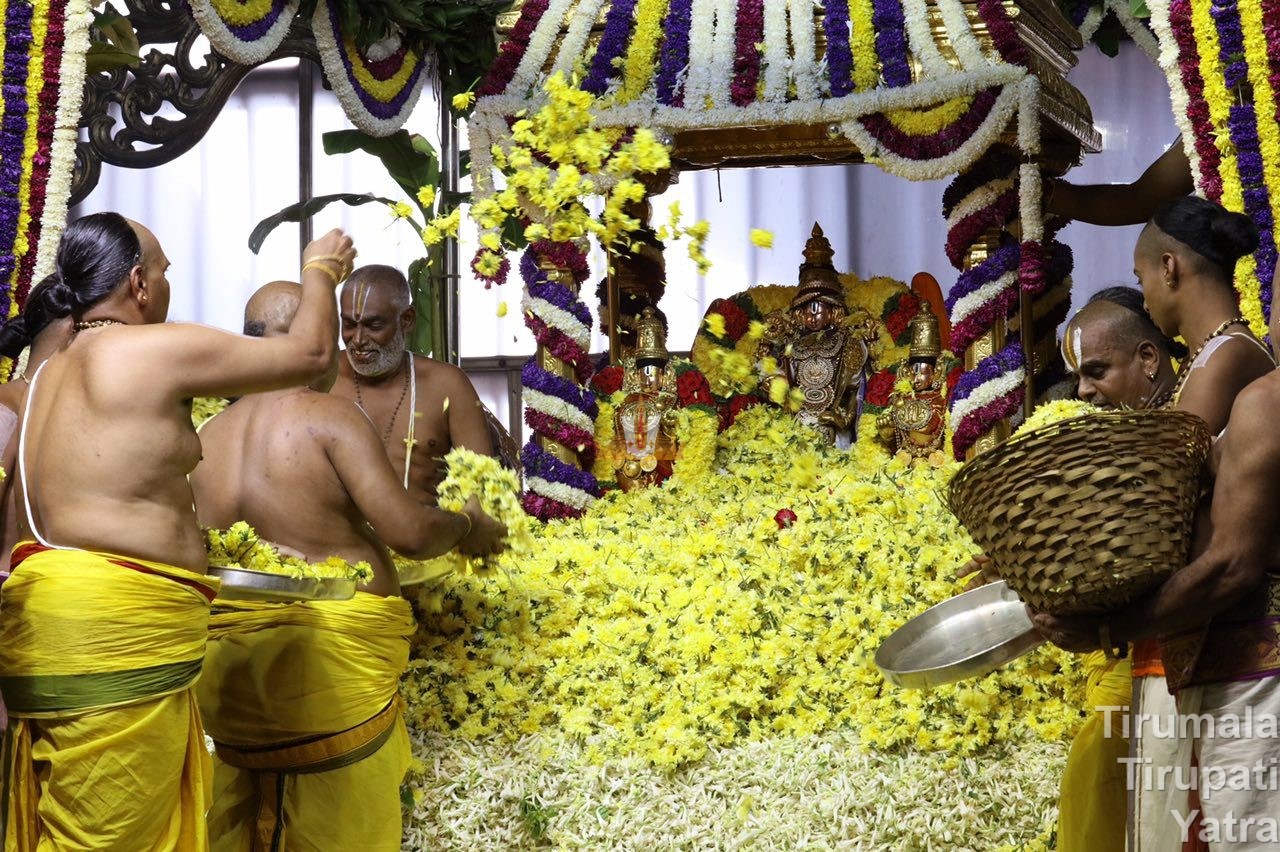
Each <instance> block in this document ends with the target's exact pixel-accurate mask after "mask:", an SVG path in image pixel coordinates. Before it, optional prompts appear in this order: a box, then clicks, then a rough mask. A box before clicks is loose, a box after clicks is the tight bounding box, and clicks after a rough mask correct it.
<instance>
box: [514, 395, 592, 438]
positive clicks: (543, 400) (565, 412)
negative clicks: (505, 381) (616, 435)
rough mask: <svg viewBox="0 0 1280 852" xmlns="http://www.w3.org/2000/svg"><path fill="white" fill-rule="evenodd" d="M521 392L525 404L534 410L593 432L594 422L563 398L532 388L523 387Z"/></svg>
mask: <svg viewBox="0 0 1280 852" xmlns="http://www.w3.org/2000/svg"><path fill="white" fill-rule="evenodd" d="M523 393H524V401H525V404H526V405H528V406H529V407H530V408H532V409H533V410H534V411H539V412H541V413H543V414H546V415H548V416H550V417H554V418H555V419H556V420H563V421H564V422H565V423H569V424H572V425H574V426H577V427H578V428H579V429H582V430H583V431H585V432H587V433H591V434H594V433H595V430H596V422H595V421H594V420H592V419H591V418H590V417H588V416H587V415H586V414H584V413H582V412H581V411H579V410H578V409H576V408H574V407H573V406H572V405H570V404H569V403H567V402H565V401H564V400H563V399H560V398H559V397H556V396H552V395H551V394H547V393H543V392H542V391H537V390H534V389H533V388H525V389H524V391H523Z"/></svg>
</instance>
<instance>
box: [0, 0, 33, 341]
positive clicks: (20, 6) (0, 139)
mask: <svg viewBox="0 0 1280 852" xmlns="http://www.w3.org/2000/svg"><path fill="white" fill-rule="evenodd" d="M31 13H32V12H31V4H30V3H23V2H11V3H9V7H8V9H7V10H6V13H5V44H4V71H3V80H2V86H3V101H4V113H3V114H4V120H3V122H0V252H3V254H0V290H3V295H0V319H3V318H4V317H7V316H8V315H9V305H10V302H11V299H12V295H11V293H10V291H9V283H10V280H11V279H12V278H13V270H14V267H15V266H16V265H17V258H16V257H15V256H14V245H15V243H16V242H17V239H18V221H19V218H20V216H21V213H22V201H21V198H20V194H21V187H22V162H23V159H24V153H25V151H26V134H27V121H28V117H27V111H28V109H29V106H28V103H27V70H28V67H27V66H28V61H29V52H30V47H31V41H32V37H31Z"/></svg>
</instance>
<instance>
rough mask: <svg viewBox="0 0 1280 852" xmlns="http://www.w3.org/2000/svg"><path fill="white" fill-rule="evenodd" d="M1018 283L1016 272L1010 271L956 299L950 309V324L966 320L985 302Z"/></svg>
mask: <svg viewBox="0 0 1280 852" xmlns="http://www.w3.org/2000/svg"><path fill="white" fill-rule="evenodd" d="M1017 283H1018V270H1016V269H1014V270H1010V271H1009V272H1006V273H1005V274H1004V275H1001V276H1000V277H999V278H997V279H996V280H995V281H988V282H987V283H986V284H983V285H982V286H981V287H979V288H978V289H977V290H974V291H973V292H972V293H970V294H969V295H967V296H961V297H960V298H959V299H956V303H955V305H953V306H952V308H951V323H952V324H953V325H954V324H955V323H958V322H961V321H963V320H965V319H966V318H968V316H969V315H970V314H972V313H973V312H974V311H976V310H978V308H980V307H982V306H983V305H985V304H986V303H987V302H989V301H991V300H992V299H994V298H996V297H997V296H999V295H1000V294H1001V293H1003V292H1004V291H1005V290H1008V289H1009V288H1010V287H1013V286H1015V285H1016V284H1017Z"/></svg>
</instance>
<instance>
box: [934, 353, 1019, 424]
mask: <svg viewBox="0 0 1280 852" xmlns="http://www.w3.org/2000/svg"><path fill="white" fill-rule="evenodd" d="M1026 379H1027V371H1026V370H1025V369H1023V368H1022V367H1019V368H1018V369H1016V370H1013V371H1011V372H1008V373H1005V374H1003V375H1000V376H996V377H995V378H994V379H992V380H991V381H989V382H983V383H982V384H980V385H978V386H977V387H976V388H974V389H973V393H971V394H969V395H968V396H967V397H965V398H964V399H962V400H960V401H959V402H957V403H956V404H955V405H954V406H953V407H952V409H951V422H952V423H954V424H955V427H956V428H957V429H958V428H960V424H961V423H962V422H963V421H964V420H965V419H966V418H968V417H969V416H970V415H971V414H973V413H974V412H975V411H977V410H978V409H979V408H982V407H983V406H986V405H990V404H991V403H993V402H995V401H996V400H998V399H1003V398H1004V397H1006V396H1008V395H1009V394H1011V393H1013V392H1014V391H1016V390H1017V389H1018V388H1019V387H1021V386H1022V383H1023V382H1024V381H1026Z"/></svg>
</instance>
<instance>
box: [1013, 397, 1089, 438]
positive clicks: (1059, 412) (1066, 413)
mask: <svg viewBox="0 0 1280 852" xmlns="http://www.w3.org/2000/svg"><path fill="white" fill-rule="evenodd" d="M1099 411H1102V409H1101V408H1099V407H1098V406H1096V405H1093V404H1092V403H1088V402H1085V401H1083V400H1079V399H1057V400H1053V401H1052V402H1043V403H1041V404H1040V405H1037V406H1036V409H1035V411H1033V412H1031V416H1030V417H1028V418H1027V419H1026V420H1024V421H1022V425H1021V426H1019V427H1018V428H1017V430H1015V431H1014V433H1013V437H1015V438H1016V437H1019V436H1021V435H1025V434H1026V433H1028V432H1033V431H1035V430H1036V429H1039V428H1040V427H1041V426H1049V425H1050V424H1053V423H1059V422H1061V421H1063V420H1071V419H1073V418H1075V417H1084V416H1085V415H1086V414H1096V413H1098V412H1099Z"/></svg>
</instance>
